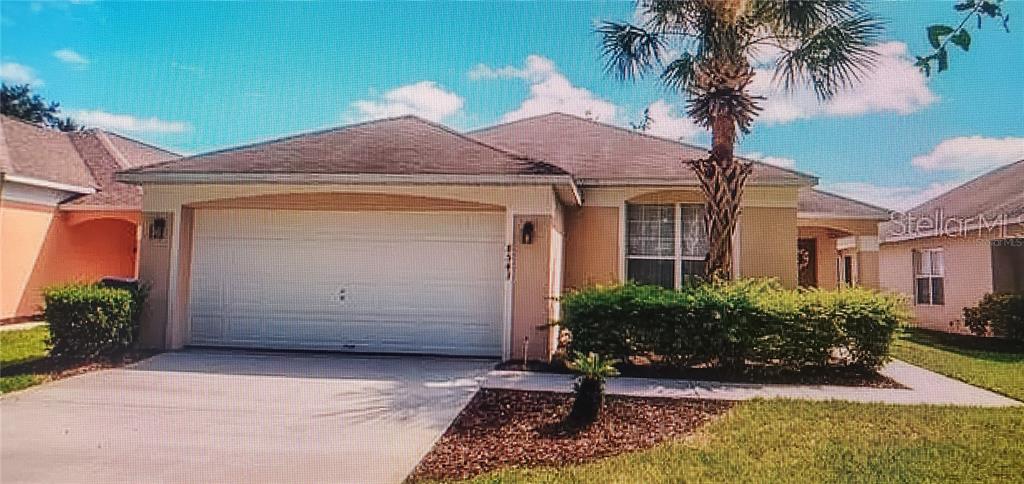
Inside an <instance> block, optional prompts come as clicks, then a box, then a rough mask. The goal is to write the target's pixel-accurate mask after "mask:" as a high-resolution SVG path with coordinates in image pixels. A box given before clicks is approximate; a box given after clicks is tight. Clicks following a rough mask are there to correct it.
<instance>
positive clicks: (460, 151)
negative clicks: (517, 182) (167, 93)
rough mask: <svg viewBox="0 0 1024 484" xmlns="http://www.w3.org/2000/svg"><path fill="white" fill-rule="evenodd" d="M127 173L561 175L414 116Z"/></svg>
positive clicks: (307, 134)
mask: <svg viewBox="0 0 1024 484" xmlns="http://www.w3.org/2000/svg"><path fill="white" fill-rule="evenodd" d="M128 172H129V173H142V174H146V173H186V174H187V173H211V174H215V173H260V174H285V173H292V174H293V173H299V174H303V173H306V174H378V175H425V174H434V175H564V174H566V173H565V171H563V170H562V169H560V168H558V167H556V166H554V165H551V164H548V163H544V162H541V161H537V160H533V159H531V158H529V157H527V156H523V155H521V154H518V153H513V152H510V151H507V150H503V149H500V148H496V147H493V146H489V145H487V144H484V143H481V142H479V141H477V140H474V139H472V138H469V137H466V136H464V135H462V134H460V133H457V132H455V131H452V130H450V129H448V128H446V127H444V126H441V125H439V124H436V123H432V122H429V121H426V120H423V119H420V118H417V117H415V116H403V117H399V118H390V119H383V120H377V121H370V122H366V123H360V124H355V125H350V126H342V127H339V128H334V129H328V130H324V131H316V132H312V133H304V134H300V135H296V136H291V137H287V138H280V139H275V140H271V141H267V142H263V143H257V144H252V145H246V146H241V147H236V148H229V149H226V150H220V151H214V152H210V153H204V154H200V155H196V156H190V157H187V158H181V159H178V160H174V161H170V162H165V163H160V164H156V165H150V166H146V167H142V168H137V169H133V170H128Z"/></svg>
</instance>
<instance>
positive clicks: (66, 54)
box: [53, 49, 89, 67]
mask: <svg viewBox="0 0 1024 484" xmlns="http://www.w3.org/2000/svg"><path fill="white" fill-rule="evenodd" d="M53 56H54V57H56V58H57V59H59V60H60V61H61V62H64V63H66V64H71V65H74V66H78V67H85V66H87V65H89V59H86V58H85V56H83V55H82V54H79V53H78V52H75V51H73V50H71V49H60V50H55V51H53Z"/></svg>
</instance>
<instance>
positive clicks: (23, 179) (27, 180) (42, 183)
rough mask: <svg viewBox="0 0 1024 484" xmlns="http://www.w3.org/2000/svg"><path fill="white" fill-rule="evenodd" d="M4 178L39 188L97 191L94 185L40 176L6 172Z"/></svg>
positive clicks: (85, 193) (86, 193) (74, 191)
mask: <svg viewBox="0 0 1024 484" xmlns="http://www.w3.org/2000/svg"><path fill="white" fill-rule="evenodd" d="M4 179H5V180H6V181H8V182H11V183H21V184H22V185H31V186H34V187H39V188H49V189H51V190H60V191H62V192H71V193H79V194H82V195H88V194H91V193H96V189H95V188H92V187H83V186H78V185H68V184H66V183H60V182H55V181H49V180H41V179H39V178H32V177H27V176H21V175H11V174H5V175H4Z"/></svg>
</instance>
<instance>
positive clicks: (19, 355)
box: [0, 326, 50, 393]
mask: <svg viewBox="0 0 1024 484" xmlns="http://www.w3.org/2000/svg"><path fill="white" fill-rule="evenodd" d="M49 335H50V331H49V329H47V327H46V326H39V327H36V328H32V329H23V330H17V331H0V393H7V392H12V391H14V390H21V389H22V388H26V387H30V386H32V385H37V384H39V383H42V382H43V381H45V380H46V378H47V376H48V375H46V374H39V373H31V372H19V371H16V372H15V373H13V374H9V372H8V368H10V367H11V366H14V365H19V364H22V363H29V362H32V361H36V360H41V359H43V358H45V357H46V338H47V337H48V336H49ZM16 370H17V368H16Z"/></svg>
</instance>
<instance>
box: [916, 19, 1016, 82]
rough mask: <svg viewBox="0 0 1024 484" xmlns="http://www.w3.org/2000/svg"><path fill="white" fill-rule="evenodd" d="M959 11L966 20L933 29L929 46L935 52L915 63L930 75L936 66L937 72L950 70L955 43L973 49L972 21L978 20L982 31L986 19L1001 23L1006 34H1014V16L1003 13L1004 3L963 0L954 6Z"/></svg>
mask: <svg viewBox="0 0 1024 484" xmlns="http://www.w3.org/2000/svg"><path fill="white" fill-rule="evenodd" d="M953 9H954V10H956V11H957V12H965V13H964V17H963V18H962V19H960V23H959V24H958V25H957V26H956V27H952V26H949V25H944V24H936V25H931V26H929V27H928V28H927V29H926V31H927V33H928V43H929V44H931V46H932V49H934V50H933V51H932V52H931V53H930V54H928V55H925V56H917V62H915V63H914V65H915V66H917V67H918V68H919V69H921V72H924V74H925V75H926V76H930V75H931V74H932V68H933V67H932V66H933V64H934V68H935V69H936V71H937V72H943V71H945V70H946V69H949V50H948V49H947V47H948V46H949V44H953V45H955V46H957V47H959V48H960V49H962V50H963V51H964V52H968V51H970V49H971V34H970V32H968V31H967V28H968V26H969V24H970V23H971V22H970V20H971V19H976V20H977V25H978V29H979V30H980V29H981V25H982V21H983V19H984V18H986V17H987V18H991V19H997V20H999V22H1000V24H1001V25H1002V27H1003V30H1005V31H1006V32H1009V31H1010V15H1009V14H1007V13H1005V12H1004V11H1003V0H963V1H962V2H960V3H958V4H956V5H954V6H953Z"/></svg>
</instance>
